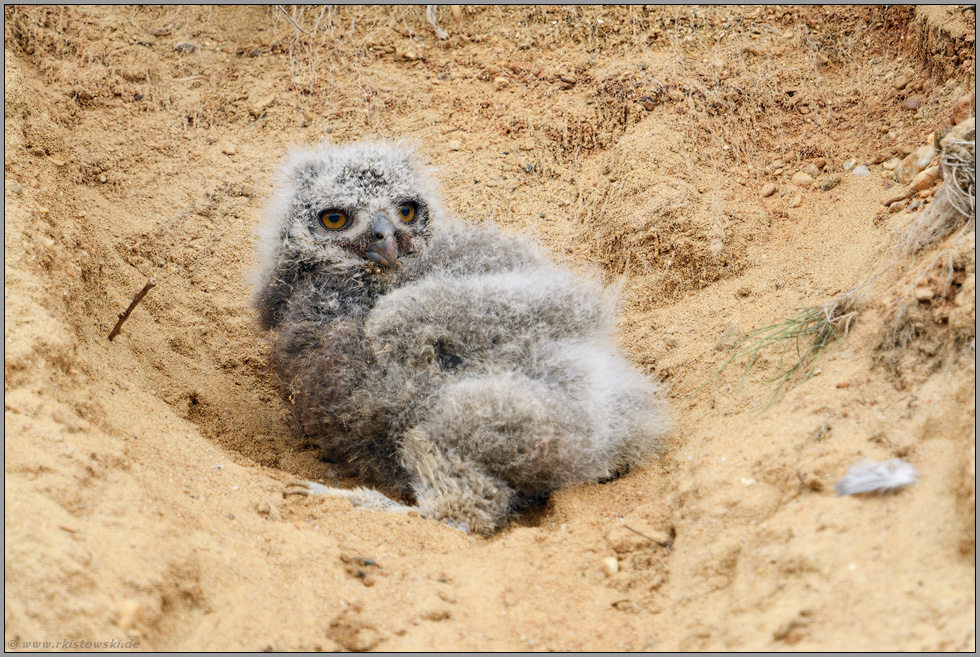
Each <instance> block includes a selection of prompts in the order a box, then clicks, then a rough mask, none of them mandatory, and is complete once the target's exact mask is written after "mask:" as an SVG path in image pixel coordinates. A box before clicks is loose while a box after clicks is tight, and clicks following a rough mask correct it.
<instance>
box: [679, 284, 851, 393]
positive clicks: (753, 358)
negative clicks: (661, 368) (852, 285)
mask: <svg viewBox="0 0 980 657" xmlns="http://www.w3.org/2000/svg"><path fill="white" fill-rule="evenodd" d="M863 300H864V296H863V295H862V294H860V293H859V292H858V290H851V291H850V292H847V293H846V294H843V295H841V296H839V297H837V298H836V299H834V300H832V301H829V302H827V303H825V304H823V305H820V306H816V307H813V308H804V309H802V310H800V311H799V312H798V313H797V314H796V315H794V316H792V317H790V318H788V319H785V320H783V321H781V322H779V323H777V324H772V325H770V326H765V327H763V328H759V329H756V330H754V331H750V332H748V333H745V334H743V335H741V336H740V337H739V338H738V339H737V340H736V341H735V343H734V344H733V345H732V346H731V347H729V350H730V351H731V352H732V353H731V355H730V356H729V357H728V358H727V359H726V360H725V362H724V363H722V365H721V367H720V368H719V369H718V371H717V372H715V373H714V374H713V375H712V377H711V378H710V379H708V381H705V382H704V384H702V385H701V386H700V387H699V388H698V390H700V389H701V388H703V387H704V386H705V385H707V384H708V383H709V382H710V381H711V380H712V379H714V378H715V377H717V376H718V375H720V374H721V373H722V372H723V371H724V370H725V368H727V367H728V366H729V365H730V364H731V363H732V362H734V361H736V360H741V359H744V358H749V362H748V365H746V366H745V372H744V374H743V379H744V377H745V376H748V373H749V370H751V369H752V367H753V366H754V365H755V364H756V362H757V361H758V359H759V357H760V355H761V354H762V352H763V351H767V350H770V349H772V348H778V349H780V352H779V361H778V362H777V364H776V374H774V375H773V377H772V378H771V379H770V381H771V382H772V383H774V384H775V388H774V389H773V391H772V393H771V394H770V395H769V401H768V402H767V404H766V407H765V409H764V410H767V409H769V408H770V407H771V406H772V405H773V404H775V403H776V402H778V401H779V400H780V399H782V396H780V392H781V391H782V390H783V389H784V388H785V387H786V386H787V385H789V384H791V383H792V382H793V381H794V380H795V384H796V385H798V384H800V383H803V382H804V381H806V380H807V379H809V378H810V377H811V376H813V374H814V372H815V371H816V367H817V362H818V361H819V359H820V355H821V354H822V353H823V350H824V347H826V346H827V345H828V344H830V343H831V342H833V341H835V340H839V339H841V338H843V337H844V336H846V335H847V333H848V331H849V330H850V328H851V322H852V321H853V320H854V318H855V317H857V315H858V312H859V311H860V308H861V306H862V305H863ZM794 347H795V354H794V353H793V352H792V351H791V350H792V349H793V348H794ZM787 357H789V361H788V362H787ZM784 363H786V365H785V366H784ZM695 392H697V390H695ZM692 394H693V393H692Z"/></svg>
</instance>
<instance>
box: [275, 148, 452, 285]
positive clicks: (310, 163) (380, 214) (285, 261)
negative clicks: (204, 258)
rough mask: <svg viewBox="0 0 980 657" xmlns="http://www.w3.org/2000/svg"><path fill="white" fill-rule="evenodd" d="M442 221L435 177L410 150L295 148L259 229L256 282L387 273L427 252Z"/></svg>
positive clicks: (281, 174) (281, 172)
mask: <svg viewBox="0 0 980 657" xmlns="http://www.w3.org/2000/svg"><path fill="white" fill-rule="evenodd" d="M441 215H442V207H441V204H440V201H439V197H438V194H437V192H436V188H435V185H434V184H433V182H432V180H431V178H430V175H429V171H428V170H427V167H426V165H425V164H424V163H423V162H422V161H421V159H420V158H419V156H418V155H417V154H416V152H415V149H414V148H412V147H411V146H409V145H408V144H405V143H402V142H397V143H393V142H385V141H377V142H361V143H355V144H347V145H343V146H337V145H333V144H328V143H326V142H321V143H320V144H318V145H317V146H315V147H313V148H295V149H293V150H292V151H291V152H290V153H289V155H288V157H287V158H286V161H285V163H284V165H283V166H282V168H281V170H280V172H279V177H278V184H277V186H276V193H275V196H274V197H273V199H272V201H271V202H270V203H269V205H268V207H267V208H266V212H265V218H264V221H263V223H262V226H261V227H260V230H259V249H258V259H259V270H260V271H259V272H258V278H259V281H257V282H258V283H259V284H260V285H268V284H270V283H274V282H275V279H276V277H277V276H278V275H279V273H282V274H289V273H290V272H292V271H295V270H296V269H297V268H304V269H310V268H316V269H321V270H322V269H326V270H329V271H331V272H334V273H337V274H342V273H344V272H349V271H350V270H365V269H369V270H372V271H374V272H376V273H380V274H382V275H383V274H384V272H387V271H390V270H393V269H395V268H396V267H398V266H400V265H401V262H402V261H403V260H405V259H410V258H412V257H413V256H414V255H415V254H417V253H418V252H420V251H421V250H422V249H423V248H424V247H425V245H426V243H427V242H428V239H429V236H430V235H431V230H432V228H433V226H434V225H435V224H437V223H438V222H439V220H440V219H441Z"/></svg>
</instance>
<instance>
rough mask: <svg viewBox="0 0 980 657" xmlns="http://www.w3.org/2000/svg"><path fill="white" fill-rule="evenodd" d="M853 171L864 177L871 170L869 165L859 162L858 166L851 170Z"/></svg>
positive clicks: (856, 174)
mask: <svg viewBox="0 0 980 657" xmlns="http://www.w3.org/2000/svg"><path fill="white" fill-rule="evenodd" d="M851 173H853V174H854V175H855V176H860V177H862V178H864V177H865V176H867V175H868V174H869V173H871V172H870V171H868V167H866V166H864V165H863V164H859V165H857V166H856V167H854V170H853V171H851Z"/></svg>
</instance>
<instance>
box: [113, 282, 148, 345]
mask: <svg viewBox="0 0 980 657" xmlns="http://www.w3.org/2000/svg"><path fill="white" fill-rule="evenodd" d="M156 284H157V279H155V278H151V279H150V280H148V281H147V282H146V285H144V286H143V289H142V290H140V291H139V292H137V293H136V296H135V297H133V301H132V303H130V304H129V308H127V309H126V310H124V311H123V312H121V313H119V321H118V322H116V325H115V326H114V327H113V328H112V333H110V334H109V341H110V342H111V341H112V339H113V338H114V337H116V336H117V335H119V331H120V330H121V329H122V325H123V322H125V321H126V318H127V317H129V313H131V312H133V308H135V307H136V306H138V305H139V302H140V301H142V300H143V297H145V296H146V293H147V292H149V291H150V289H151V288H153V287H155V286H156Z"/></svg>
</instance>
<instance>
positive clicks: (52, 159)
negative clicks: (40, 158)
mask: <svg viewBox="0 0 980 657" xmlns="http://www.w3.org/2000/svg"><path fill="white" fill-rule="evenodd" d="M48 161H49V162H50V163H51V164H53V165H55V166H56V167H63V166H65V164H67V162H65V161H64V160H59V159H58V158H56V157H49V158H48Z"/></svg>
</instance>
